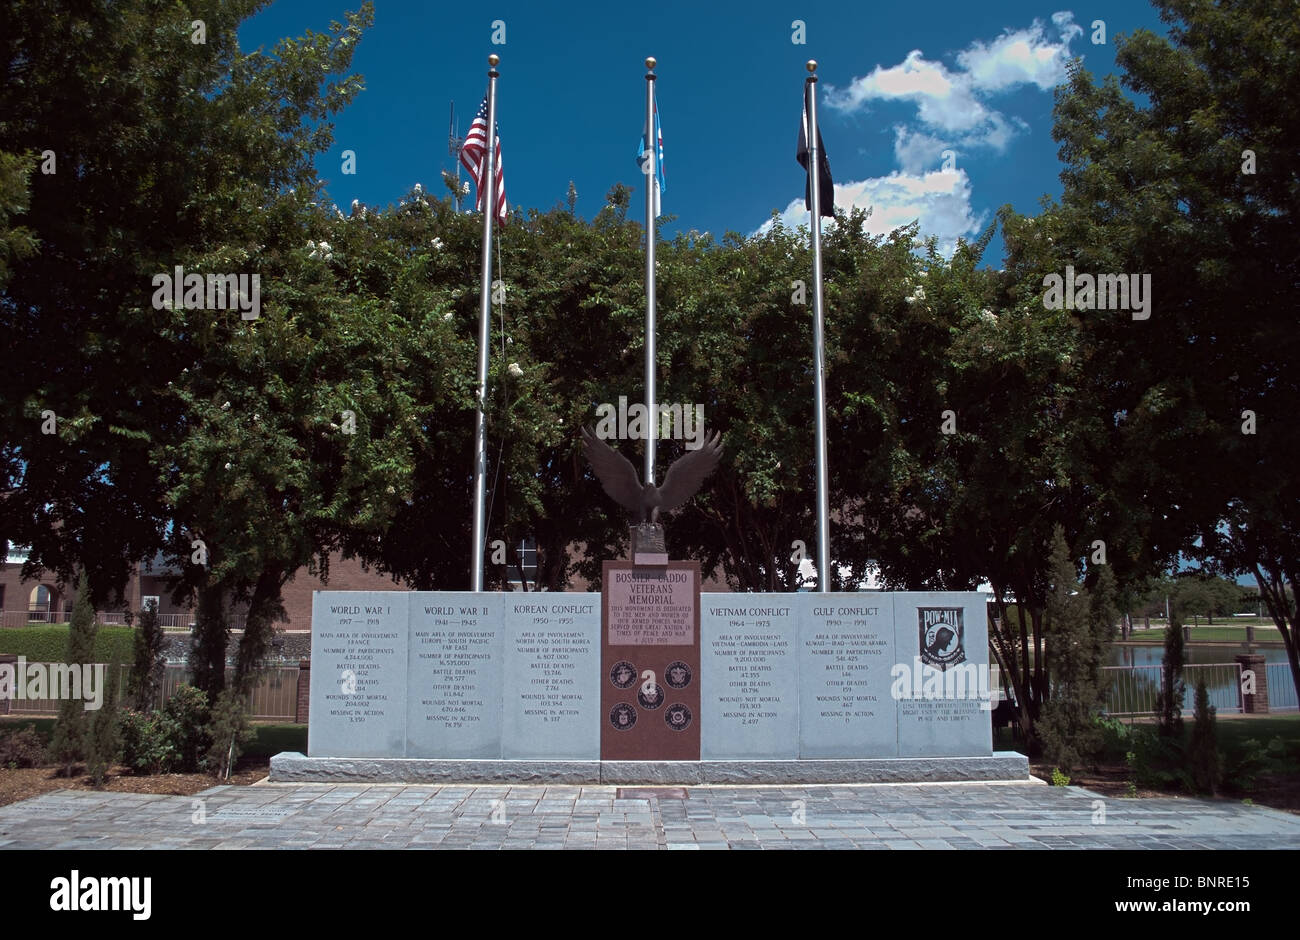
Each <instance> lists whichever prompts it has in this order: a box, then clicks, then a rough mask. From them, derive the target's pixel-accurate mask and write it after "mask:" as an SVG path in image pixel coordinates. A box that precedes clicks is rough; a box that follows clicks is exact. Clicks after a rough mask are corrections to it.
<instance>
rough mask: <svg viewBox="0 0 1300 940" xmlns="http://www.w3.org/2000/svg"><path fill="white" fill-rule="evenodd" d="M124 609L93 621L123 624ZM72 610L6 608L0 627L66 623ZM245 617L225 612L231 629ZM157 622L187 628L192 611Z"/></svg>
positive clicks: (136, 616) (137, 618)
mask: <svg viewBox="0 0 1300 940" xmlns="http://www.w3.org/2000/svg"><path fill="white" fill-rule="evenodd" d="M126 613H127V612H126V611H122V610H97V611H95V622H96V623H98V624H100V625H102V626H125V625H126ZM71 614H72V612H71V611H69V610H45V609H38V610H6V611H0V627H29V626H34V625H38V624H43V623H48V624H53V623H67V622H68V619H69V617H70V616H71ZM246 619H247V618H246V617H245V616H244V615H243V614H227V615H226V622H227V623H228V624H229V625H230V629H232V630H242V629H244V623H245V620H246ZM133 620H134V622H136V623H139V621H140V615H139V614H138V613H137V614H134V615H133ZM158 623H159V625H160V626H162V627H163V629H165V630H188V629H189V628H190V627H192V626H193V625H194V611H192V610H185V611H181V612H180V613H170V614H159V615H158Z"/></svg>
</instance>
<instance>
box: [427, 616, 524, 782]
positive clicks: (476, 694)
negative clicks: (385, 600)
mask: <svg viewBox="0 0 1300 940" xmlns="http://www.w3.org/2000/svg"><path fill="white" fill-rule="evenodd" d="M503 616H504V602H503V600H502V595H501V594H487V593H480V594H475V593H473V592H471V591H416V592H412V594H411V639H410V653H409V657H410V662H409V665H408V668H407V682H408V685H407V701H408V703H409V707H408V716H407V724H406V755H405V756H406V757H443V758H499V757H500V756H501V695H502V685H501V672H502V662H501V650H502V633H503V630H502V626H503Z"/></svg>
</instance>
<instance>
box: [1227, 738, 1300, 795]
mask: <svg viewBox="0 0 1300 940" xmlns="http://www.w3.org/2000/svg"><path fill="white" fill-rule="evenodd" d="M1286 766H1287V765H1286V742H1285V741H1284V740H1283V739H1282V738H1281V736H1277V737H1274V738H1273V739H1272V740H1271V741H1269V742H1268V744H1267V745H1265V744H1263V743H1262V742H1260V741H1259V739H1257V738H1248V739H1247V740H1246V741H1244V742H1242V746H1241V749H1240V750H1236V751H1229V753H1228V754H1227V756H1226V757H1225V759H1224V761H1223V775H1222V778H1221V779H1222V782H1223V784H1224V786H1226V787H1228V788H1230V789H1233V790H1253V789H1254V788H1255V785H1256V783H1258V782H1259V777H1260V775H1261V774H1267V773H1276V772H1279V771H1281V770H1284V769H1285V768H1286Z"/></svg>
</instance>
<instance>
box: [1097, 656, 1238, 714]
mask: <svg viewBox="0 0 1300 940" xmlns="http://www.w3.org/2000/svg"><path fill="white" fill-rule="evenodd" d="M1162 668H1163V667H1162V666H1159V665H1153V666H1103V667H1102V670H1101V672H1102V682H1103V683H1104V684H1105V686H1106V714H1108V715H1114V716H1129V715H1153V714H1155V711H1156V695H1157V694H1158V693H1159V691H1160V685H1161V678H1160V672H1161V669H1162ZM1201 681H1204V682H1205V686H1206V691H1207V692H1208V693H1209V696H1210V704H1211V705H1213V706H1214V708H1215V711H1217V712H1219V713H1223V712H1240V711H1241V665H1240V664H1238V663H1203V664H1199V665H1189V666H1184V667H1183V685H1184V689H1183V714H1184V715H1190V714H1191V713H1192V710H1193V709H1194V708H1195V705H1196V685H1197V683H1198V682H1201Z"/></svg>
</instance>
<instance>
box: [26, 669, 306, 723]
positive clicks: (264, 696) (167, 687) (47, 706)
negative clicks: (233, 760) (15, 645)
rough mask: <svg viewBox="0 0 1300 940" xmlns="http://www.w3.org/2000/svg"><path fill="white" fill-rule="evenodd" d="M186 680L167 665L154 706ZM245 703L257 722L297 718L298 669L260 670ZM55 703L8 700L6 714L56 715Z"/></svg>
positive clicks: (186, 674)
mask: <svg viewBox="0 0 1300 940" xmlns="http://www.w3.org/2000/svg"><path fill="white" fill-rule="evenodd" d="M29 665H30V664H29ZM119 670H120V671H119V674H118V678H119V685H118V688H119V689H121V690H122V694H121V695H119V698H118V701H119V702H121V701H124V700H125V690H126V688H127V683H128V682H129V680H130V677H131V667H130V666H128V665H125V664H123V665H121V666H120V667H119ZM233 678H234V670H233V669H227V670H226V681H227V682H229V681H231V680H232V679H233ZM189 680H190V670H189V668H188V667H186V666H183V665H173V664H168V665H167V666H166V667H165V669H164V671H163V679H162V682H161V683H160V685H159V689H158V697H157V699H156V700H155V704H156V705H157V706H158V707H159V708H161V707H162V706H163V705H165V704H166V703H167V700H168V699H170V698H171V697H172V696H173V695H175V694H176V690H177V689H178V688H179V687H180V686H181V685H182V684H184V683H187V682H189ZM246 701H247V703H248V707H249V716H250V717H251V718H254V719H257V720H259V721H294V720H295V719H296V718H297V709H298V667H297V666H272V667H268V668H267V669H265V670H263V672H262V674H261V676H260V677H259V678H258V681H257V684H256V685H254V686H253V689H252V691H251V692H249V693H248V698H247V699H246ZM59 704H60V702H59V699H49V698H39V699H26V698H15V699H10V701H9V713H10V714H11V715H16V714H23V715H57V714H58V713H59Z"/></svg>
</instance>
